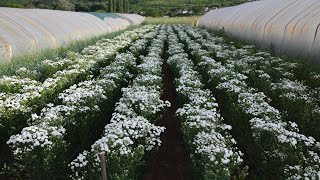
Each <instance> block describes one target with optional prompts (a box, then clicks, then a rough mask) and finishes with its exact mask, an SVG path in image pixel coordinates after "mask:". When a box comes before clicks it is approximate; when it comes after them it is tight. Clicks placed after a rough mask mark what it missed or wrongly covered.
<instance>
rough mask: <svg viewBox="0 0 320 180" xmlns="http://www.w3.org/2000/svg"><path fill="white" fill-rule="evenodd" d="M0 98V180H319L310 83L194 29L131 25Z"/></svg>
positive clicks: (19, 75)
mask: <svg viewBox="0 0 320 180" xmlns="http://www.w3.org/2000/svg"><path fill="white" fill-rule="evenodd" d="M168 73H169V74H168ZM0 90H1V93H0V117H1V119H0V135H1V137H2V138H1V140H0V147H1V149H0V167H1V174H3V175H4V176H5V177H13V178H17V179H19V178H20V179H101V177H102V175H101V171H102V168H103V167H104V166H101V161H105V163H106V167H105V168H106V171H107V175H108V178H109V179H111V180H113V179H123V180H124V179H152V178H150V177H152V172H153V171H154V170H155V169H160V170H161V172H163V173H162V176H163V177H164V176H165V175H167V177H173V175H172V172H171V171H169V170H168V169H178V168H180V166H181V169H178V170H177V171H181V174H183V175H181V174H179V173H177V174H178V175H177V178H178V176H179V177H182V176H188V178H185V179H208V180H211V179H320V157H319V155H320V135H319V134H320V130H319V127H320V74H319V73H317V72H314V71H312V70H308V69H306V66H305V65H304V64H302V63H297V62H290V61H288V60H285V59H281V58H279V57H274V56H272V55H271V54H270V53H268V52H265V51H260V50H257V49H256V48H255V47H253V46H248V45H243V44H241V43H237V42H232V41H230V40H229V39H227V38H225V37H222V36H219V35H216V34H213V33H210V32H208V31H206V30H203V29H199V28H195V27H192V26H186V25H144V26H140V27H137V28H135V29H133V30H130V31H126V32H124V33H123V34H121V35H119V36H116V37H114V38H112V39H101V40H99V41H98V42H97V43H96V44H95V45H93V46H89V47H87V48H85V49H84V50H83V51H82V52H80V53H75V52H69V53H68V55H67V57H66V58H63V59H59V58H57V59H55V60H45V61H42V62H41V65H40V66H38V67H37V68H24V67H22V68H19V69H17V70H16V72H15V75H14V76H3V77H1V78H0ZM171 96H172V97H171ZM167 121H175V124H171V125H170V123H169V124H168V123H165V122H167ZM172 146H173V147H172ZM175 147H179V148H178V150H177V148H175ZM182 149H183V150H182ZM102 154H103V155H104V156H105V159H101V155H102ZM180 157H181V158H184V160H181V161H180V159H179V158H180ZM158 158H159V160H158ZM174 158H177V159H174ZM155 159H156V160H155ZM172 161H174V163H176V164H172V163H168V162H172ZM163 164H166V168H163V167H164V165H163ZM182 167H183V168H182ZM162 168H163V169H162ZM170 173H171V174H170ZM150 174H151V175H150ZM186 174H187V175H186ZM170 175H171V176H170ZM148 177H149V178H148ZM174 177H175V176H174Z"/></svg>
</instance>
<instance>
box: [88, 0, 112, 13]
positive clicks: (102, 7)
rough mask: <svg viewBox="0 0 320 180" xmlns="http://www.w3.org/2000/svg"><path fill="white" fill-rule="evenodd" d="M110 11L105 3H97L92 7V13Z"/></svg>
mask: <svg viewBox="0 0 320 180" xmlns="http://www.w3.org/2000/svg"><path fill="white" fill-rule="evenodd" d="M107 9H108V7H107V5H106V4H105V3H103V2H96V3H93V4H92V5H91V8H90V11H98V10H100V11H101V12H102V11H106V10H107Z"/></svg>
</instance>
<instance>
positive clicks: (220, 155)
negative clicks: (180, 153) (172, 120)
mask: <svg viewBox="0 0 320 180" xmlns="http://www.w3.org/2000/svg"><path fill="white" fill-rule="evenodd" d="M167 31H168V33H169V38H168V41H169V55H170V57H169V59H168V63H169V64H170V66H171V67H172V68H173V70H174V72H175V75H176V76H177V77H178V78H177V79H176V81H175V82H176V90H177V92H178V94H179V96H181V98H182V99H183V100H184V102H183V103H184V104H183V107H182V108H179V109H178V110H177V113H176V114H177V116H178V117H179V119H180V120H181V121H182V131H183V134H184V137H185V139H186V140H187V143H188V144H189V147H190V148H191V150H192V152H191V158H192V161H193V163H194V167H196V171H200V174H201V175H202V176H203V178H204V179H229V178H230V177H231V176H232V174H233V173H235V172H237V173H238V178H240V179H241V178H244V177H245V175H246V169H245V168H244V167H243V166H242V161H243V160H242V158H241V156H242V152H241V151H239V150H238V149H237V148H236V147H235V145H236V141H235V140H234V139H233V138H232V136H231V135H230V134H229V132H228V131H229V130H230V129H231V126H230V125H226V124H224V123H223V118H222V117H221V115H220V113H219V110H218V108H219V107H218V104H217V103H216V101H215V98H214V97H213V95H212V94H211V92H210V91H209V90H206V89H204V85H203V84H202V83H201V80H200V77H199V76H200V75H199V74H198V72H197V71H195V70H194V67H193V62H192V61H191V60H190V59H188V54H186V53H185V52H184V45H183V44H181V43H179V39H178V37H177V35H176V34H175V33H174V32H173V29H172V27H171V26H170V27H168V29H167ZM241 166H242V167H241Z"/></svg>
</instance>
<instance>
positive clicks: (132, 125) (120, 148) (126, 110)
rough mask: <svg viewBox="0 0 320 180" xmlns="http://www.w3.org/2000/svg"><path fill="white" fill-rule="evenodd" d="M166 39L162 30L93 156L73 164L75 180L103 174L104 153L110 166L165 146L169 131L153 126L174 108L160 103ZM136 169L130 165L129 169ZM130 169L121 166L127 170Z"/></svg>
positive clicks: (72, 176) (93, 147) (92, 153)
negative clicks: (101, 156) (163, 139)
mask: <svg viewBox="0 0 320 180" xmlns="http://www.w3.org/2000/svg"><path fill="white" fill-rule="evenodd" d="M165 38H166V35H165V31H163V30H161V29H160V30H159V34H158V35H157V36H156V38H155V39H153V42H152V44H151V48H149V50H148V55H147V56H146V57H141V59H142V63H141V64H140V65H138V66H137V68H138V76H136V78H135V79H134V80H133V82H132V85H131V86H129V87H128V88H122V92H123V96H122V98H121V99H120V100H119V102H118V103H117V104H116V107H115V113H113V115H112V119H111V123H110V124H108V125H106V126H105V130H104V134H103V135H102V138H100V139H99V140H97V141H96V142H95V143H94V144H93V145H92V146H91V151H90V152H85V153H81V154H80V155H79V156H80V157H79V156H78V158H77V159H75V160H74V161H72V162H71V163H70V164H69V166H70V168H71V170H72V172H73V173H72V174H71V178H73V179H86V178H87V177H88V176H89V175H90V173H89V172H91V173H99V163H100V159H99V154H101V153H105V154H106V156H107V162H108V160H110V159H114V158H116V157H118V158H129V159H130V158H131V159H132V158H133V157H134V156H135V154H140V156H139V159H140V160H141V158H142V155H143V154H141V150H142V151H150V150H151V149H152V148H153V147H157V146H160V145H161V140H160V134H161V133H162V132H164V129H165V128H164V127H160V126H155V125H154V124H152V122H154V121H155V120H156V119H157V117H158V114H157V113H158V112H160V111H161V110H163V108H165V107H167V106H170V103H169V102H163V101H162V100H160V95H161V87H162V85H161V84H162V82H161V81H160V79H161V64H162V59H161V54H162V52H163V46H164V40H165ZM136 49H137V48H134V50H136ZM87 161H89V163H87ZM118 163H120V162H118ZM126 163H130V161H127V162H126ZM89 164H90V165H89ZM133 165H134V164H126V167H128V166H133ZM117 166H119V164H117ZM120 166H121V164H120ZM126 167H122V166H121V168H124V169H125V168H126ZM126 171H127V170H126Z"/></svg>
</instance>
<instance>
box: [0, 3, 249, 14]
mask: <svg viewBox="0 0 320 180" xmlns="http://www.w3.org/2000/svg"><path fill="white" fill-rule="evenodd" d="M247 1H249V0H6V1H4V0H2V1H0V6H5V7H14V8H41V9H56V10H66V11H84V12H89V11H97V10H105V11H107V12H126V13H127V12H130V13H139V12H147V13H149V14H152V16H159V15H162V14H163V13H164V12H169V13H170V16H176V14H175V11H176V10H178V9H188V10H193V11H194V12H195V14H203V13H204V7H211V6H218V7H224V6H232V5H237V4H240V3H244V2H247ZM97 6H100V8H97ZM154 9H156V10H154Z"/></svg>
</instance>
